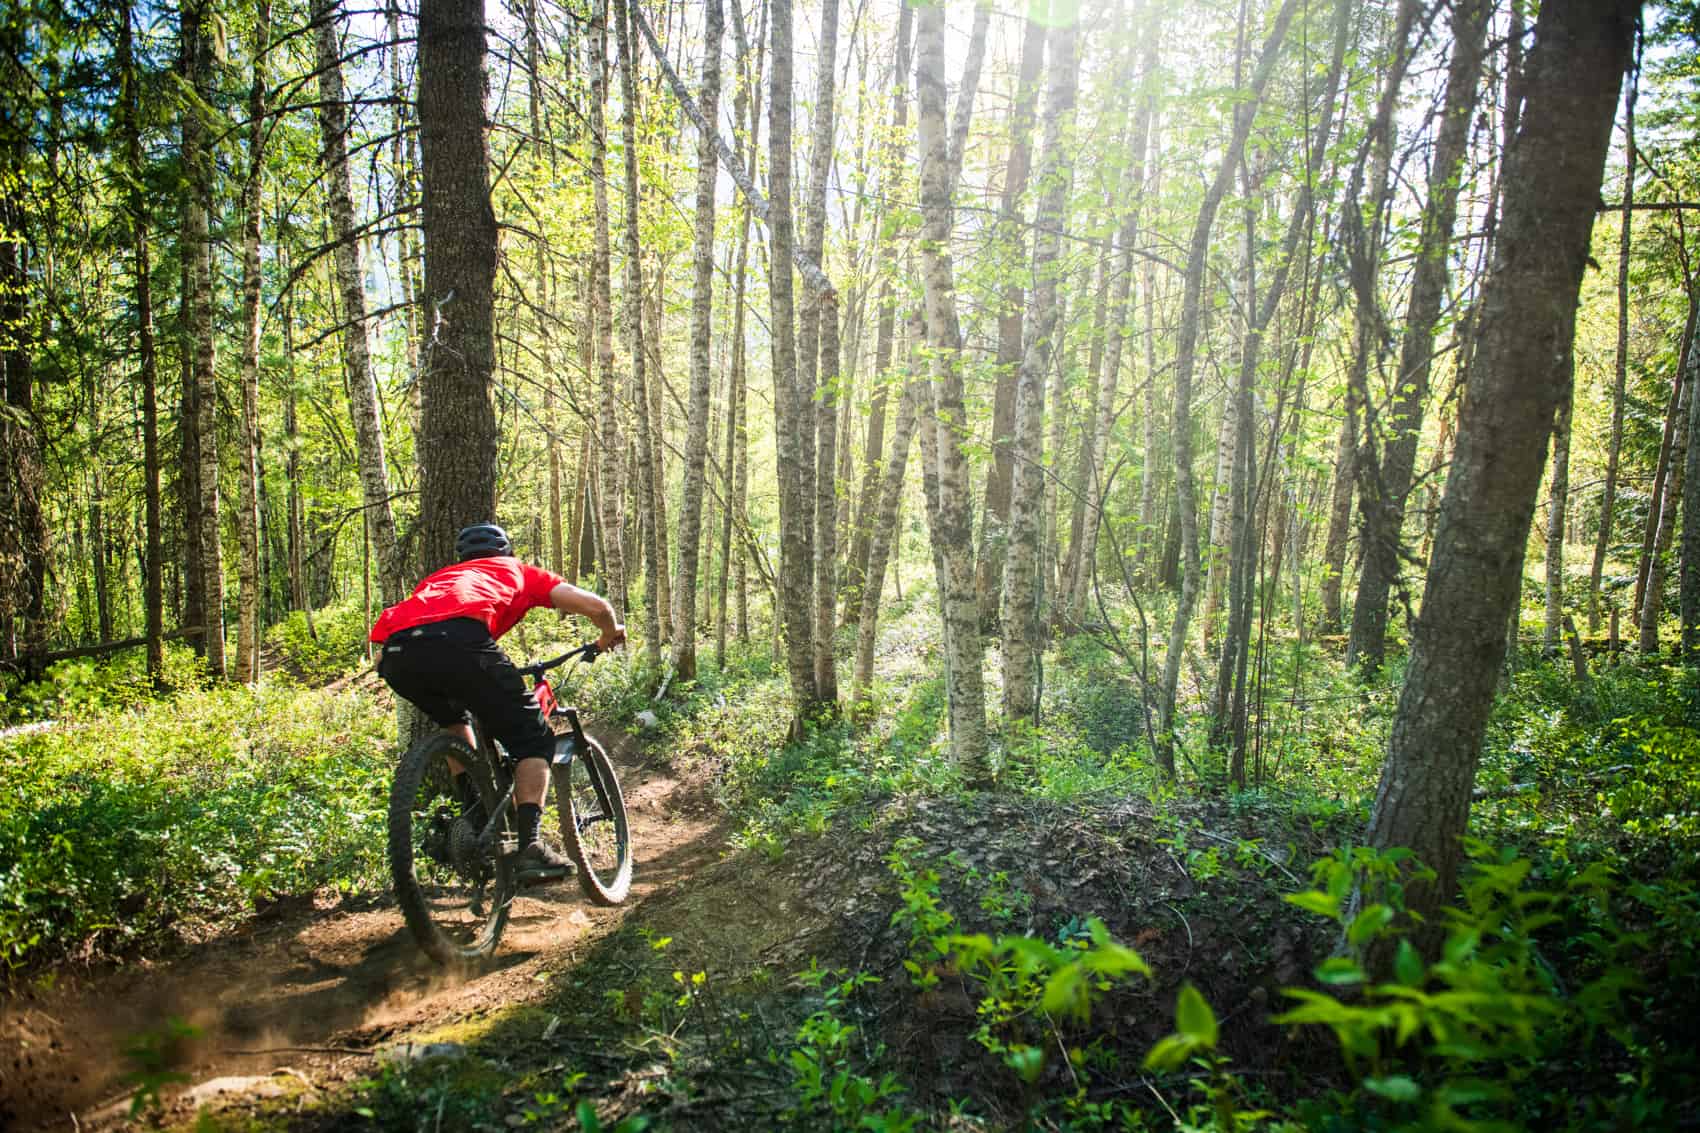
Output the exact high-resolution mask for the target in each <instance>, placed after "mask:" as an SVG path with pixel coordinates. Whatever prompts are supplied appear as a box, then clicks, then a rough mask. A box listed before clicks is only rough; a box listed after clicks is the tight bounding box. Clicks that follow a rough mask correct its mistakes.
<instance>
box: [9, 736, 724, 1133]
mask: <svg viewBox="0 0 1700 1133" xmlns="http://www.w3.org/2000/svg"><path fill="white" fill-rule="evenodd" d="M612 754H613V757H614V761H615V764H616V766H617V767H618V769H619V771H620V778H621V780H622V783H623V785H624V786H625V790H626V799H627V809H628V811H629V813H630V815H631V821H632V842H633V849H634V853H635V855H636V862H635V870H634V880H633V886H632V894H631V896H629V897H628V898H627V899H626V901H625V903H624V904H622V905H621V906H619V907H618V908H613V909H603V908H598V907H596V906H595V905H592V904H591V903H590V902H589V901H588V900H587V899H585V898H584V897H583V895H582V894H581V893H580V891H579V889H578V886H577V884H576V883H573V882H568V883H564V884H562V885H559V886H551V887H548V888H544V889H538V890H532V891H530V892H529V894H528V895H525V896H522V897H521V898H520V899H519V900H518V901H517V902H516V903H515V907H514V912H513V915H512V918H511V920H510V921H509V924H508V928H507V932H506V934H505V935H504V936H503V939H502V943H501V946H500V948H499V949H498V950H497V952H496V955H495V956H494V957H493V958H491V960H490V961H488V962H487V963H486V964H484V965H482V966H481V967H479V968H478V969H476V970H474V971H472V972H469V973H461V974H458V975H456V974H451V973H449V972H446V971H445V970H444V969H442V968H440V967H438V966H437V965H435V964H433V963H432V962H431V961H430V960H429V959H427V958H426V957H425V956H424V955H423V954H422V953H420V951H419V950H418V948H417V947H416V946H415V945H414V943H413V940H412V937H411V936H409V935H408V933H407V930H406V928H405V926H404V925H403V924H402V920H401V915H400V913H399V912H398V911H397V910H396V909H395V907H394V905H393V903H392V902H390V901H389V900H388V898H387V897H383V898H376V899H373V900H370V901H368V902H366V903H365V904H364V905H351V904H349V903H340V904H338V903H335V902H334V901H333V902H331V903H327V904H323V905H315V904H314V903H313V902H311V901H307V900H303V901H298V902H294V903H291V904H289V905H287V906H285V907H280V908H278V909H274V910H272V911H271V912H270V913H268V914H266V915H264V916H262V917H260V918H257V919H256V920H255V921H254V922H253V923H251V924H250V925H249V926H247V927H246V928H245V929H244V930H242V931H241V932H239V933H236V934H232V935H230V936H227V937H224V938H221V939H219V940H216V941H213V942H211V943H209V944H207V945H205V946H203V947H200V948H197V949H194V950H193V951H191V952H190V953H189V954H187V955H185V956H183V957H181V958H178V959H175V960H171V961H168V962H162V963H152V964H150V963H137V964H133V965H129V966H126V967H124V968H121V969H118V970H116V971H110V972H106V973H101V974H97V975H95V976H92V977H87V978H77V977H66V978H62V979H61V980H60V981H59V982H58V985H57V986H56V987H53V988H51V989H49V990H45V991H26V992H24V993H22V994H20V995H18V996H16V997H13V998H10V999H7V1000H4V1001H0V1128H4V1129H12V1128H18V1129H34V1128H41V1129H60V1128H63V1129H74V1128H77V1129H89V1128H91V1126H93V1127H98V1126H100V1125H102V1124H108V1123H111V1122H112V1121H114V1120H115V1119H117V1118H119V1117H121V1116H123V1114H124V1113H125V1111H126V1106H127V1102H128V1097H129V1094H128V1091H127V1089H126V1086H125V1082H124V1080H123V1079H124V1074H125V1072H126V1071H127V1070H128V1069H129V1064H128V1063H127V1062H126V1060H125V1059H124V1058H123V1056H122V1049H123V1046H124V1044H125V1042H126V1041H127V1040H129V1039H130V1038H131V1037H132V1036H135V1035H136V1034H138V1033H141V1032H144V1031H150V1030H155V1029H157V1028H159V1027H160V1026H161V1025H162V1024H163V1023H164V1022H165V1021H166V1020H167V1019H169V1018H172V1017H176V1018H180V1019H183V1020H185V1021H187V1022H189V1023H190V1024H192V1025H193V1026H195V1027H196V1028H198V1030H199V1034H198V1035H197V1036H196V1037H195V1038H194V1039H193V1040H191V1041H190V1043H189V1044H188V1045H187V1047H186V1048H185V1049H183V1050H181V1051H180V1052H178V1057H179V1058H180V1059H181V1060H182V1061H181V1064H180V1069H181V1070H182V1071H183V1072H184V1073H185V1074H187V1075H188V1076H189V1079H190V1085H191V1086H192V1085H193V1084H195V1083H205V1082H207V1081H209V1080H211V1079H215V1078H220V1077H228V1076H243V1075H263V1074H269V1073H271V1072H272V1071H274V1070H278V1069H279V1068H282V1067H288V1068H290V1069H291V1070H293V1071H295V1072H297V1073H298V1074H300V1075H302V1076H304V1077H306V1078H308V1079H310V1080H312V1081H314V1082H325V1081H334V1080H340V1079H343V1078H347V1077H351V1076H354V1075H356V1074H358V1073H362V1072H365V1071H366V1070H367V1069H368V1068H369V1067H370V1065H371V1059H370V1052H372V1051H374V1050H375V1049H377V1048H378V1047H380V1046H381V1045H383V1044H384V1043H385V1042H386V1041H389V1040H391V1039H393V1038H395V1037H397V1036H401V1035H405V1034H408V1033H410V1032H415V1031H421V1030H427V1029H429V1028H431V1027H435V1026H442V1025H445V1024H449V1023H452V1022H454V1021H456V1020H459V1019H464V1018H466V1017H468V1016H471V1015H475V1014H478V1013H481V1012H484V1011H488V1010H493V1009H496V1008H500V1007H504V1006H509V1005H512V1004H517V1003H521V1002H524V1001H525V1000H527V999H529V998H531V997H533V996H536V995H538V994H541V992H542V991H543V990H544V987H545V984H544V980H543V978H542V977H543V973H545V972H546V971H548V970H550V969H552V968H556V967H559V966H560V965H561V963H562V962H563V961H564V960H565V959H567V958H569V957H570V956H571V955H572V954H573V953H574V952H575V951H577V950H578V949H580V948H582V947H583V946H584V945H585V944H587V943H588V942H590V941H593V940H595V939H598V938H600V937H601V936H602V935H603V934H605V933H606V932H608V931H610V930H612V929H613V928H614V927H616V926H617V925H618V924H619V923H620V921H621V920H622V919H623V918H625V917H627V916H629V915H631V913H632V910H633V908H634V907H636V906H639V905H641V904H642V903H643V902H644V900H645V899H646V898H648V897H649V896H650V895H651V894H654V893H657V892H661V891H665V890H668V889H670V888H673V887H676V886H678V885H680V884H681V883H682V882H684V881H686V880H688V879H689V878H690V877H691V876H692V875H693V873H694V872H695V871H696V870H697V869H698V868H700V867H701V866H703V865H705V864H707V863H709V862H711V861H713V860H714V859H715V857H716V856H717V855H718V854H719V852H720V849H721V847H722V845H723V842H724V837H723V834H724V831H723V830H722V829H721V828H720V826H719V824H718V822H717V819H716V816H715V813H714V811H713V808H712V807H711V805H710V804H709V803H708V800H707V799H706V797H705V795H704V794H703V792H702V791H701V790H700V787H699V785H697V784H693V783H688V782H685V781H682V780H680V779H678V778H675V777H674V775H673V774H672V773H671V772H670V771H667V770H664V769H661V768H658V767H654V766H650V765H647V764H645V763H643V762H639V761H638V757H636V756H635V755H634V748H633V747H632V746H631V745H626V744H621V745H617V746H616V748H615V750H614V752H613V753H612ZM182 1088H184V1087H178V1089H182ZM73 1115H75V1116H73Z"/></svg>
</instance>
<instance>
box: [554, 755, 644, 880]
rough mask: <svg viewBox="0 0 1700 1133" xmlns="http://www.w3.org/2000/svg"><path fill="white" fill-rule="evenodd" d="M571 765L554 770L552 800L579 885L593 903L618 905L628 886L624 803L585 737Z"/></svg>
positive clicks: (605, 762)
mask: <svg viewBox="0 0 1700 1133" xmlns="http://www.w3.org/2000/svg"><path fill="white" fill-rule="evenodd" d="M585 739H586V741H587V744H586V747H585V748H584V749H583V750H582V751H580V752H578V753H577V754H576V755H574V757H573V759H572V761H571V762H570V763H567V764H565V765H562V764H556V765H555V767H554V780H555V802H556V806H557V807H558V809H559V811H560V818H561V832H562V834H563V835H564V839H565V841H566V844H567V852H568V853H570V854H571V855H572V858H573V861H574V862H576V863H577V864H578V880H579V886H580V887H581V888H582V889H583V890H584V894H585V896H586V897H589V898H590V899H591V900H592V901H594V902H595V903H596V904H598V905H618V904H619V903H620V902H621V901H624V900H625V899H626V893H627V892H628V891H629V890H630V889H631V884H632V833H631V826H630V824H629V822H628V821H627V818H626V800H625V796H624V795H622V794H621V793H620V781H619V780H618V779H617V778H615V777H614V765H613V763H612V762H610V761H609V759H608V753H607V752H606V751H605V750H603V747H602V745H601V744H600V743H597V742H596V741H595V740H594V739H591V738H590V737H589V736H586V737H585Z"/></svg>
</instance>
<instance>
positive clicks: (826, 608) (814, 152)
mask: <svg viewBox="0 0 1700 1133" xmlns="http://www.w3.org/2000/svg"><path fill="white" fill-rule="evenodd" d="M818 51H819V54H818V56H817V58H816V63H815V75H816V80H817V82H816V87H815V104H814V123H813V129H812V131H811V132H812V134H813V138H812V140H811V141H810V143H809V190H808V197H807V199H806V200H805V201H804V204H803V218H804V219H803V253H804V254H805V255H806V256H808V257H809V258H810V259H811V260H813V261H814V262H815V263H817V264H823V265H824V262H825V260H824V252H825V250H826V182H827V177H828V176H829V175H830V174H831V171H832V149H833V145H832V141H833V139H832V124H833V91H834V84H835V82H836V78H837V74H838V62H837V61H838V0H821V28H820V40H819V48H818ZM829 324H830V325H829ZM838 335H839V328H838V302H837V297H836V296H835V295H834V294H832V293H830V292H827V293H821V292H818V291H816V290H815V289H814V288H810V289H808V291H807V292H805V298H804V300H803V309H802V312H801V318H800V319H799V320H798V327H797V406H798V409H799V411H800V413H801V414H802V415H803V416H802V417H801V418H800V419H799V422H798V424H799V426H800V427H801V428H802V429H803V430H804V432H809V431H811V430H812V431H813V432H814V435H815V442H814V445H813V449H814V453H813V455H814V461H815V467H814V469H813V476H812V477H810V478H809V480H808V483H807V487H808V488H812V489H813V496H814V499H813V502H812V513H813V521H814V562H813V571H814V605H813V609H812V614H813V623H814V624H813V630H812V649H813V658H814V670H815V696H816V697H817V699H818V700H819V702H820V703H821V704H823V705H836V703H837V701H838V675H837V672H836V669H835V666H834V664H833V655H832V631H833V629H834V628H835V624H836V621H837V618H836V614H837V605H838V542H837V536H838V529H837V527H836V521H837V518H838V507H837V504H838V492H837V484H836V481H835V480H834V467H833V465H834V462H835V457H836V455H837V452H836V441H837V437H836V434H835V431H836V429H837V425H838V389H837V385H838V363H839V359H838ZM828 346H830V347H831V350H830V354H831V357H830V358H829V357H828V356H827V355H828V349H827V348H828ZM817 386H818V388H819V391H820V392H819V394H818V395H816V394H815V392H814V391H815V390H816V388H817Z"/></svg>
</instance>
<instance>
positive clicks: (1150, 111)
mask: <svg viewBox="0 0 1700 1133" xmlns="http://www.w3.org/2000/svg"><path fill="white" fill-rule="evenodd" d="M1161 20H1162V15H1161V13H1160V11H1159V10H1158V9H1157V6H1156V5H1154V4H1153V5H1147V7H1146V13H1145V19H1144V21H1141V26H1140V31H1139V34H1140V37H1141V40H1142V43H1143V46H1142V52H1141V54H1142V58H1141V60H1140V66H1139V75H1140V83H1141V85H1142V86H1143V85H1144V84H1146V83H1155V81H1156V76H1157V48H1158V43H1159V41H1160V39H1161V33H1162V23H1161ZM1127 81H1128V82H1130V83H1131V82H1132V81H1133V71H1132V68H1131V67H1130V68H1129V70H1128V74H1127ZM1138 100H1139V101H1138V106H1137V108H1136V109H1135V110H1134V124H1133V138H1132V140H1131V141H1130V142H1129V144H1128V159H1129V161H1130V162H1131V163H1132V164H1131V167H1130V170H1129V175H1128V188H1127V189H1126V191H1124V192H1122V193H1121V194H1120V195H1121V198H1122V200H1123V201H1124V202H1126V206H1125V211H1124V212H1123V214H1122V221H1121V229H1120V232H1119V233H1118V235H1117V237H1116V239H1117V241H1118V242H1119V244H1120V246H1121V256H1120V259H1119V260H1118V261H1117V265H1116V272H1115V292H1114V297H1113V298H1112V299H1111V301H1110V309H1109V339H1108V342H1107V343H1106V345H1105V352H1104V362H1103V368H1102V370H1101V371H1100V372H1099V376H1098V403H1097V405H1096V407H1095V408H1094V411H1093V416H1094V419H1095V421H1096V423H1097V428H1096V430H1095V432H1094V434H1093V437H1092V444H1091V450H1090V454H1088V452H1087V450H1086V448H1085V446H1084V444H1083V446H1082V452H1081V456H1082V460H1081V465H1080V468H1081V472H1082V475H1081V476H1080V477H1079V479H1080V481H1081V487H1080V491H1081V498H1080V500H1079V501H1078V502H1077V504H1076V507H1077V509H1078V510H1081V512H1082V514H1081V519H1082V527H1083V530H1081V531H1079V532H1078V535H1079V539H1078V544H1079V546H1078V549H1076V545H1075V541H1073V540H1071V543H1070V547H1069V560H1070V563H1071V565H1072V570H1071V573H1070V576H1069V579H1068V592H1067V610H1068V617H1069V619H1070V620H1071V621H1074V622H1079V621H1080V620H1081V618H1083V617H1084V616H1085V613H1086V590H1087V584H1088V581H1089V579H1090V578H1091V577H1092V564H1093V559H1094V557H1095V556H1096V554H1097V548H1098V529H1099V526H1100V525H1101V523H1102V522H1103V516H1102V514H1101V513H1100V512H1099V511H1098V510H1097V508H1096V507H1094V508H1092V509H1091V510H1090V512H1089V513H1088V512H1087V511H1085V510H1084V508H1083V505H1085V504H1086V503H1087V502H1088V500H1093V501H1095V500H1096V499H1097V493H1098V490H1099V484H1100V481H1101V479H1102V468H1103V466H1104V465H1105V464H1107V463H1109V461H1110V429H1111V427H1112V425H1113V424H1114V417H1115V404H1116V388H1117V378H1118V375H1119V373H1120V371H1121V360H1122V351H1123V349H1124V348H1125V346H1126V343H1127V338H1128V333H1129V332H1128V312H1129V303H1130V300H1131V298H1132V295H1133V280H1134V276H1135V271H1134V263H1133V248H1134V243H1135V242H1136V241H1137V240H1138V239H1139V221H1140V209H1141V207H1142V205H1143V204H1144V201H1145V158H1146V149H1147V147H1148V146H1149V144H1150V140H1151V122H1152V118H1153V117H1154V115H1155V113H1156V100H1155V98H1154V97H1153V95H1152V93H1151V92H1149V91H1142V92H1140V93H1139V94H1138ZM1150 333H1152V332H1151V330H1150V328H1149V327H1147V334H1148V335H1149V334H1150ZM1150 380H1151V382H1152V384H1155V375H1152V376H1151V379H1150ZM1088 456H1090V459H1087V457H1088ZM988 479H989V478H988ZM987 494H988V497H989V495H990V490H989V489H988V493H987Z"/></svg>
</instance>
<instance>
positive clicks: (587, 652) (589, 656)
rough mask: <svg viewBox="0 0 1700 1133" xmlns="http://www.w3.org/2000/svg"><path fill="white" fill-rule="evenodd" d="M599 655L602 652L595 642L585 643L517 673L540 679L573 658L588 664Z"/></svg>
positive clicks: (522, 668) (527, 666)
mask: <svg viewBox="0 0 1700 1133" xmlns="http://www.w3.org/2000/svg"><path fill="white" fill-rule="evenodd" d="M601 654H602V650H601V649H599V648H597V645H596V642H594V641H587V642H585V643H584V644H583V645H580V646H579V647H578V648H576V649H569V650H567V651H566V652H565V653H563V654H561V655H560V656H559V657H555V658H552V659H550V660H548V661H537V662H534V663H532V664H530V665H525V666H523V667H521V668H520V670H519V671H520V674H521V675H522V676H527V677H541V676H542V675H543V674H544V673H547V672H548V671H549V670H550V669H553V668H555V667H556V666H557V665H564V664H566V663H567V662H568V661H571V660H573V659H574V658H575V657H576V658H578V659H579V660H581V661H584V662H586V663H589V662H591V661H594V660H596V658H597V657H599V656H601Z"/></svg>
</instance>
